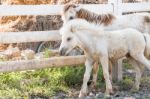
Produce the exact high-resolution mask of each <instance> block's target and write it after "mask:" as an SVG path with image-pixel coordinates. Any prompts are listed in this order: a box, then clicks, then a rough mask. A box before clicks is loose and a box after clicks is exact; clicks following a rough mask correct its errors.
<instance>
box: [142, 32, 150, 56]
mask: <svg viewBox="0 0 150 99" xmlns="http://www.w3.org/2000/svg"><path fill="white" fill-rule="evenodd" d="M143 35H144V38H145V42H146V47H145V53H144V54H145V56H146V58H148V59H150V34H148V33H144V34H143Z"/></svg>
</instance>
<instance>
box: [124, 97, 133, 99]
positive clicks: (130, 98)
mask: <svg viewBox="0 0 150 99" xmlns="http://www.w3.org/2000/svg"><path fill="white" fill-rule="evenodd" d="M123 99H135V98H134V97H124V98H123Z"/></svg>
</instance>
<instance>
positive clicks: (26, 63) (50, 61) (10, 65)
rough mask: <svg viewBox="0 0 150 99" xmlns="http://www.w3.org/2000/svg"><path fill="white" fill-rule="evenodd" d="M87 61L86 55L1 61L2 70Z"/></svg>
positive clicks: (66, 64) (67, 64) (58, 65)
mask: <svg viewBox="0 0 150 99" xmlns="http://www.w3.org/2000/svg"><path fill="white" fill-rule="evenodd" d="M84 62H85V56H83V55H81V56H61V57H52V58H47V59H40V60H38V59H34V60H21V61H6V62H0V72H1V73H2V72H14V71H23V70H33V69H42V68H50V67H64V66H77V65H80V64H83V63H84Z"/></svg>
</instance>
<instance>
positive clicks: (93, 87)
mask: <svg viewBox="0 0 150 99" xmlns="http://www.w3.org/2000/svg"><path fill="white" fill-rule="evenodd" d="M89 90H90V91H92V92H95V91H96V85H95V83H91V84H90V86H89Z"/></svg>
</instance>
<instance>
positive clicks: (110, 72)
mask: <svg viewBox="0 0 150 99" xmlns="http://www.w3.org/2000/svg"><path fill="white" fill-rule="evenodd" d="M109 75H110V81H111V82H112V62H111V61H109Z"/></svg>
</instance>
